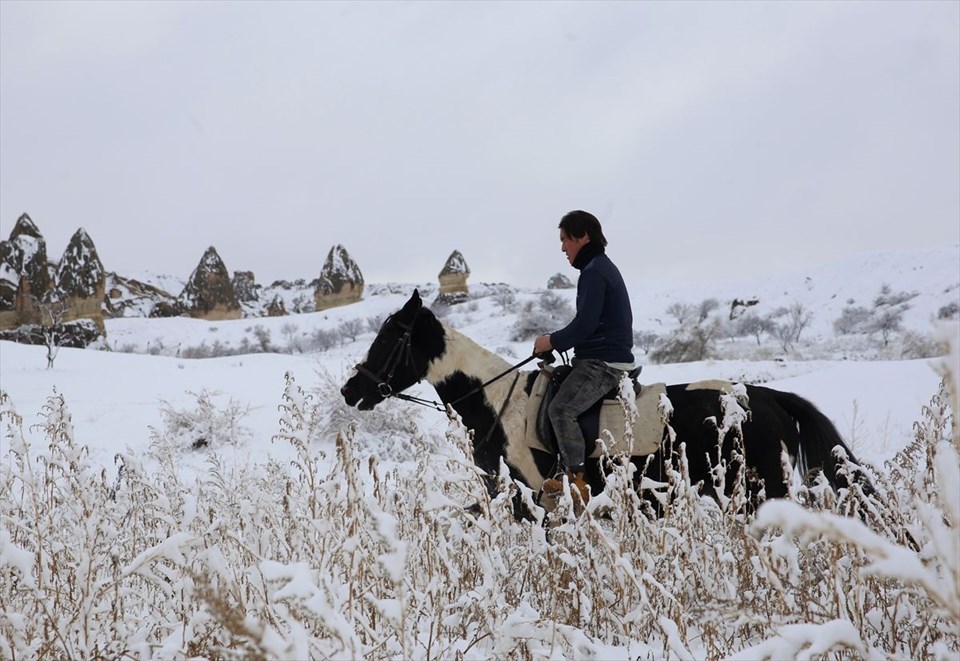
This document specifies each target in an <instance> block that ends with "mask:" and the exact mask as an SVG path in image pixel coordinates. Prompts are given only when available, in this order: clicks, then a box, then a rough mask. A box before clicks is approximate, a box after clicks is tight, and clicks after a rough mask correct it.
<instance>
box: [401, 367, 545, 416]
mask: <svg viewBox="0 0 960 661" xmlns="http://www.w3.org/2000/svg"><path fill="white" fill-rule="evenodd" d="M536 358H540V356H538V355H534V356H530V357H528V358H524V359H523V360H521V361H520V362H519V363H517V364H516V365H512V366H510V367H508V368H507V369H505V370H504V371H502V372H500V373H499V374H497V375H496V376H495V377H493V378H492V379H490V380H489V381H485V382H483V383H481V384H480V385H479V386H477V387H476V388H474V389H473V390H471V391H470V392H468V393H467V394H465V395H461V396H460V397H457V398H456V399H455V400H453V401H452V402H450V403H449V406H455V405H457V404H459V403H460V402H462V401H463V400H465V399H467V398H468V397H473V396H474V395H476V394H477V393H478V392H480V391H482V390H483V389H485V388H486V387H487V386H489V385H490V384H492V383H494V382H495V381H499V380H500V379H502V378H503V377H505V376H507V375H508V374H510V372H514V371H516V370H518V369H520V368H521V367H523V366H524V365H526V364H527V363H529V362H530V361H531V360H535V359H536ZM519 376H520V375H519V374H518V375H517V377H519ZM516 383H517V380H516V378H515V379H514V380H513V385H511V386H510V394H513V386H515V385H516ZM386 396H387V397H395V398H397V399H402V400H404V401H405V402H412V403H414V404H420V405H421V406H426V407H429V408H432V409H435V410H437V411H440V412H442V413H446V410H447V409H446V408H444V407H443V406H442V404H441V403H440V402H437V401H434V400H431V399H423V398H421V397H414V396H413V395H407V394H405V393H402V392H397V393H393V392H392V393H390V394H389V395H386ZM509 398H510V396H509V395H507V399H509ZM504 404H506V402H504ZM500 415H503V411H501V412H500ZM498 417H499V416H498Z"/></svg>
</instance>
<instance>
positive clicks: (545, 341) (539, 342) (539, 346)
mask: <svg viewBox="0 0 960 661" xmlns="http://www.w3.org/2000/svg"><path fill="white" fill-rule="evenodd" d="M551 351H553V345H552V344H550V336H549V335H541V336H539V337H538V338H537V339H536V340H534V341H533V353H534V355H537V354H540V353H549V352H551Z"/></svg>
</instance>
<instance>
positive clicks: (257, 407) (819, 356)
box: [0, 248, 960, 659]
mask: <svg viewBox="0 0 960 661" xmlns="http://www.w3.org/2000/svg"><path fill="white" fill-rule="evenodd" d="M871 260H874V261H871ZM957 262H958V253H957V250H956V249H955V248H954V249H950V250H944V251H930V253H928V254H917V253H909V254H905V255H897V254H894V255H888V256H886V257H885V258H882V257H867V258H864V260H863V261H860V262H857V263H848V264H841V265H837V266H835V267H830V268H826V269H820V270H818V271H816V272H813V273H811V274H798V275H797V276H795V277H784V278H782V279H770V280H767V281H764V282H763V283H727V284H724V283H715V284H711V285H706V286H703V287H693V286H687V287H682V288H680V287H676V288H674V287H658V286H654V285H641V284H639V283H638V284H636V285H635V286H633V287H632V288H631V293H632V298H633V301H634V308H635V314H634V316H635V328H636V329H637V330H638V331H643V330H648V331H655V330H657V329H660V331H659V332H661V333H669V332H671V328H672V326H671V322H670V320H669V319H668V315H667V314H666V312H665V311H666V309H667V308H668V307H669V306H670V305H671V304H672V303H675V302H683V303H690V304H696V303H698V302H699V301H701V300H703V299H708V298H711V297H714V298H716V299H717V300H718V301H719V302H720V303H721V305H720V308H719V309H718V310H716V311H715V314H717V315H719V316H720V317H724V316H725V315H726V313H727V308H728V306H729V302H730V301H731V300H732V299H733V298H743V299H750V298H755V299H759V301H760V303H759V304H758V305H757V306H756V309H757V311H759V312H762V313H764V314H766V313H769V312H772V311H773V310H774V309H776V308H778V307H781V306H788V305H791V304H793V303H797V302H799V303H801V304H802V305H804V306H806V308H807V309H808V310H811V311H812V312H813V316H812V320H811V321H810V324H809V326H808V327H807V328H806V329H805V330H804V333H803V335H801V336H800V338H799V339H798V340H797V341H796V342H794V343H793V344H792V345H791V346H790V347H789V348H784V347H783V346H782V344H780V343H778V342H776V341H774V340H773V339H772V338H771V337H766V338H764V339H763V340H762V341H759V340H758V341H756V342H754V339H753V338H749V337H747V338H743V337H740V338H735V337H732V336H728V337H721V338H718V339H717V340H716V344H715V354H714V355H715V357H713V358H709V359H705V360H699V361H695V362H685V363H667V364H653V363H650V362H649V361H648V360H647V359H645V356H644V353H643V352H642V351H638V352H637V355H638V358H639V359H640V361H641V362H643V363H644V364H645V367H644V372H643V375H642V377H641V380H642V381H644V382H657V381H663V382H666V383H682V382H688V381H694V380H698V379H705V378H722V379H728V380H733V381H737V382H746V383H764V384H765V385H767V386H770V387H773V388H777V389H781V390H788V391H792V392H796V393H798V394H800V395H803V396H804V397H806V398H808V399H810V400H811V401H812V402H814V403H815V404H816V405H817V406H818V407H819V408H820V409H822V410H823V411H824V412H825V413H826V414H827V415H828V416H829V417H830V418H831V419H832V420H833V421H834V422H835V423H836V425H837V427H838V429H839V430H840V431H841V433H842V434H843V435H844V437H845V438H846V439H847V441H848V444H849V445H850V446H851V447H852V448H853V450H854V452H855V453H857V455H858V456H859V458H860V459H861V460H863V461H864V462H865V463H867V464H868V465H869V466H870V467H872V469H873V470H874V471H875V475H876V476H877V478H878V484H881V485H882V487H881V492H882V493H880V494H878V495H877V497H876V498H874V499H870V498H867V497H866V496H863V494H859V495H858V494H849V493H845V494H841V495H840V497H839V498H831V497H828V496H826V495H824V494H823V492H822V490H819V491H818V490H816V489H812V490H808V489H807V488H805V487H804V486H803V485H800V484H796V485H795V494H794V495H795V497H794V498H793V499H792V500H791V501H786V502H779V503H773V504H770V505H768V506H764V507H763V508H762V509H761V510H760V513H759V515H758V517H757V519H756V520H755V519H754V518H753V516H752V515H746V514H744V513H743V512H742V511H740V510H738V508H737V506H736V505H737V502H736V499H734V500H733V502H731V503H727V504H724V505H723V506H718V505H717V504H716V503H713V502H712V501H704V500H702V499H699V498H698V497H697V496H696V495H695V494H694V493H692V492H691V491H690V490H689V489H687V488H686V487H685V486H684V485H683V483H682V476H680V475H678V476H677V482H676V483H673V484H671V485H670V489H671V491H670V493H671V494H672V495H673V497H674V501H673V503H672V505H671V506H670V507H669V508H668V511H667V512H666V514H665V515H664V517H662V518H661V519H655V520H651V519H648V518H646V517H645V516H644V515H643V514H642V512H641V511H640V508H639V506H637V504H636V502H635V501H633V500H631V497H632V496H631V495H630V494H629V493H627V490H625V489H620V490H619V491H618V490H617V488H616V485H617V479H618V475H619V474H618V473H616V472H615V473H614V475H613V478H612V482H611V485H612V486H611V487H610V489H609V491H610V498H611V500H610V501H609V502H610V503H613V506H612V508H611V509H612V513H611V512H609V511H608V512H603V511H601V510H600V509H598V510H596V511H588V513H587V514H585V515H584V516H582V517H580V518H579V519H576V518H573V517H572V516H571V517H570V518H568V519H562V518H561V519H560V520H559V521H554V523H553V526H554V527H552V528H550V533H549V535H548V533H547V528H546V527H544V526H540V525H537V524H536V523H529V522H517V521H514V520H513V519H512V517H510V516H509V514H508V507H507V505H506V499H505V498H503V497H501V498H500V499H497V500H495V501H493V502H487V499H486V497H485V495H484V489H483V486H482V483H481V482H480V480H479V479H478V478H477V476H476V474H475V473H474V472H473V471H472V468H471V464H470V461H469V460H468V458H467V457H468V452H469V450H468V444H469V440H468V436H467V431H466V430H464V429H463V428H462V427H460V426H459V425H458V423H457V421H455V420H454V421H449V420H447V418H446V417H445V416H443V415H442V414H440V413H438V412H435V411H432V410H429V409H425V408H419V407H413V406H412V405H410V404H406V403H403V402H395V401H394V402H386V403H385V404H384V405H383V406H382V407H379V408H378V409H377V410H376V411H374V412H371V413H360V412H357V411H355V410H353V409H347V408H346V407H345V406H344V405H343V403H342V401H341V399H340V397H339V394H338V392H337V389H338V388H339V386H340V385H342V383H343V382H344V381H345V380H346V378H347V377H348V376H349V375H350V374H351V373H352V367H353V365H355V364H356V363H357V362H359V361H360V360H361V359H362V358H363V356H364V354H365V351H366V348H367V347H368V346H369V345H370V343H371V341H372V340H373V337H374V330H372V329H375V328H377V327H378V325H379V322H380V321H382V320H383V318H385V317H386V315H388V314H389V313H391V312H393V311H395V310H396V309H398V308H399V307H400V306H401V305H402V304H403V302H404V301H405V300H406V298H407V294H408V293H409V291H412V288H413V286H412V285H395V286H392V287H384V288H383V289H382V291H384V292H386V291H387V290H389V289H394V290H396V291H397V293H382V294H379V295H375V296H368V297H366V298H365V299H364V300H363V301H361V302H360V303H357V304H354V305H351V306H346V307H342V308H336V309H332V310H328V311H325V312H320V313H312V314H303V315H293V316H290V317H282V318H271V319H267V318H257V319H242V320H236V321H224V322H216V323H208V322H202V321H196V320H190V319H181V318H177V319H116V320H109V321H107V334H108V341H109V344H110V349H112V350H99V351H98V350H74V349H61V350H60V351H59V353H58V354H57V356H56V361H55V366H54V368H53V369H46V362H47V361H46V348H44V347H31V346H23V345H17V344H12V343H7V342H2V343H0V390H2V392H3V398H2V399H3V401H2V404H0V415H2V416H3V417H2V434H3V436H2V440H0V442H2V448H0V450H2V452H0V454H2V457H3V458H2V462H3V463H2V470H3V473H2V476H3V484H2V488H3V496H2V501H0V504H2V511H0V515H2V517H3V526H2V529H0V534H2V537H0V544H2V546H0V551H2V554H0V575H2V584H3V587H2V588H0V631H2V635H0V657H3V658H14V659H20V658H35V657H70V658H90V657H94V656H108V657H121V656H132V657H135V658H174V657H180V658H183V657H194V656H199V657H211V656H213V657H217V656H226V657H232V656H246V655H251V654H263V655H266V656H268V657H274V658H307V657H311V658H359V657H367V658H471V659H472V658H477V659H486V658H507V657H510V658H603V659H605V658H617V659H636V658H661V657H673V658H703V657H727V656H732V657H736V656H738V655H739V656H740V658H788V657H794V656H799V657H810V656H815V655H818V654H829V655H849V656H853V657H861V658H905V657H912V658H918V657H932V658H946V657H953V656H955V655H956V654H957V653H958V652H960V630H958V627H960V592H958V591H960V542H958V536H957V524H958V516H960V491H958V484H957V482H958V475H957V473H958V467H957V455H956V453H955V451H954V449H953V448H954V447H956V446H957V443H958V439H957V437H956V432H953V434H954V435H953V438H952V445H951V427H950V408H949V394H948V391H941V379H942V376H943V374H944V373H945V371H949V370H952V374H953V375H954V377H955V376H956V375H957V374H960V366H958V363H957V359H958V354H957V349H956V345H957V334H958V327H957V323H956V321H955V319H954V320H938V319H937V312H938V310H941V309H943V308H944V307H945V306H947V305H949V304H950V303H951V302H952V301H955V300H957V298H958V293H960V288H958V278H957V275H956V274H957V270H956V268H957ZM882 284H889V285H891V286H892V287H893V289H894V291H906V292H911V293H915V295H914V296H912V297H911V299H910V303H911V304H910V306H909V309H908V310H907V311H906V312H905V314H904V316H903V319H902V323H901V325H900V326H899V327H898V328H897V329H896V332H895V333H894V339H893V342H892V343H891V342H881V341H880V339H879V337H878V336H877V335H875V334H874V335H870V336H868V335H857V336H850V337H845V338H838V336H837V333H836V332H835V330H834V328H833V322H834V320H836V319H837V318H838V317H839V316H840V315H841V314H842V311H843V309H844V307H849V306H852V305H855V304H857V303H859V304H868V302H869V301H871V300H872V299H874V297H875V296H876V295H877V293H878V291H879V290H880V288H881V285H882ZM507 290H509V292H508V293H507ZM475 292H478V293H475V297H474V298H473V299H472V300H470V301H468V302H466V303H464V304H462V305H460V306H456V307H454V308H452V309H451V310H449V311H447V312H446V314H445V317H444V318H445V321H446V322H447V323H449V324H451V325H453V326H454V327H456V328H458V329H459V330H461V331H462V332H464V333H465V334H467V335H468V336H470V337H472V338H473V339H475V340H477V341H478V342H479V343H481V344H482V345H484V346H486V347H488V348H490V349H492V350H494V351H497V352H498V353H501V354H502V355H504V356H505V357H506V358H507V359H508V360H510V361H511V362H516V361H517V360H519V359H520V358H523V357H525V356H526V355H527V353H528V352H529V350H530V345H531V344H532V342H531V341H527V340H518V339H514V337H512V336H511V332H510V331H511V328H513V327H514V326H515V324H517V323H518V318H519V316H520V315H521V314H522V310H523V305H524V304H525V303H527V302H530V303H531V304H534V303H536V302H537V301H539V300H541V299H542V292H538V291H533V290H512V289H510V288H505V287H503V286H493V285H486V286H480V287H477V288H476V290H475ZM556 294H557V296H559V297H561V298H565V299H566V300H567V301H568V303H572V301H573V296H574V292H573V291H572V290H566V291H559V292H556ZM348 322H355V323H354V324H353V326H352V333H353V334H354V336H353V337H350V334H349V333H346V334H345V333H344V332H343V329H344V328H345V326H344V324H348V325H349V323H348ZM361 322H362V323H361ZM677 325H679V321H678V320H675V322H674V326H677ZM337 329H339V330H338V339H337V341H336V342H334V343H332V344H330V345H329V346H325V347H324V348H323V349H322V350H318V349H316V345H315V344H314V345H311V343H310V339H311V338H317V337H321V336H322V337H326V336H324V335H322V334H321V335H317V331H318V330H325V331H328V332H330V333H332V332H333V331H334V330H337ZM918 336H923V337H924V338H927V340H928V341H929V342H933V343H936V342H941V341H943V342H945V343H946V344H947V345H949V344H950V342H951V341H952V342H953V353H952V355H948V356H946V357H944V356H929V357H922V358H909V359H902V358H899V357H898V356H896V352H897V351H899V350H900V349H899V347H903V346H905V342H903V341H902V340H903V338H904V337H911V338H912V340H911V341H912V342H916V338H917V337H918ZM267 337H269V338H270V342H269V343H270V345H271V347H272V351H269V352H258V353H239V350H240V348H241V347H249V346H251V345H255V344H256V343H257V342H260V343H261V345H263V344H264V343H265V338H267ZM258 338H259V339H258ZM328 339H329V338H328ZM198 346H204V347H214V346H215V347H217V348H218V349H217V352H219V353H221V354H229V355H219V356H217V357H210V358H204V359H191V358H186V357H184V353H188V352H186V350H187V349H191V350H192V349H195V348H196V347H198ZM911 346H913V345H911ZM217 352H213V353H217ZM865 356H868V357H870V358H872V359H871V360H864V359H862V358H863V357H865ZM949 382H950V380H949V379H948V380H947V383H948V385H949ZM954 387H955V382H954ZM417 392H418V394H421V395H423V396H425V397H428V398H431V399H433V398H435V393H433V392H432V391H431V390H429V389H428V388H427V387H426V386H418V387H417ZM954 401H955V400H954ZM931 402H932V403H931ZM925 407H927V408H926V410H925ZM887 462H889V463H887ZM508 486H509V485H508ZM509 488H514V489H516V488H518V487H516V485H512V486H509ZM476 500H480V501H482V502H483V503H484V504H485V505H484V506H485V508H486V510H487V511H486V514H485V515H483V516H480V517H478V518H473V517H470V516H468V515H466V514H465V513H464V512H463V509H462V508H463V507H464V506H465V505H469V504H471V503H472V502H474V501H476ZM818 509H819V510H824V511H822V512H820V513H819V514H818V513H816V511H815V510H818ZM847 515H850V516H847Z"/></svg>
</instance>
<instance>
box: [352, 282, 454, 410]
mask: <svg viewBox="0 0 960 661" xmlns="http://www.w3.org/2000/svg"><path fill="white" fill-rule="evenodd" d="M443 351H444V333H443V327H442V326H441V325H440V322H439V321H437V318H436V317H435V316H434V315H433V313H432V312H430V310H429V309H427V308H425V307H424V306H423V301H422V300H421V298H420V292H418V291H416V290H414V292H413V295H412V296H411V297H410V300H409V301H407V302H406V304H405V305H404V306H403V307H402V308H401V309H400V310H398V311H397V312H395V313H393V314H392V315H390V316H389V317H387V320H386V321H385V322H383V326H381V327H380V331H379V332H378V333H377V337H376V338H375V339H374V340H373V344H372V345H371V346H370V350H369V351H367V357H366V358H364V360H363V362H362V363H360V364H359V365H357V372H356V374H354V375H353V376H352V377H350V379H349V380H348V381H347V382H346V383H345V384H344V386H343V387H342V388H341V389H340V394H341V395H343V399H344V401H346V403H347V405H348V406H356V407H357V408H359V409H360V410H361V411H369V410H370V409H372V408H373V407H374V406H376V405H377V404H379V403H380V402H382V401H383V400H384V399H386V398H387V397H389V396H391V395H393V394H395V393H399V392H401V391H403V390H405V389H407V388H409V387H410V386H412V385H413V384H414V383H417V382H418V381H420V380H421V379H423V378H424V377H425V376H426V374H427V366H428V365H429V364H430V361H432V360H433V359H434V358H436V357H438V356H440V355H442V354H443Z"/></svg>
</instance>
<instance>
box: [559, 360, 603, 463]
mask: <svg viewBox="0 0 960 661" xmlns="http://www.w3.org/2000/svg"><path fill="white" fill-rule="evenodd" d="M620 376H621V374H620V372H619V370H615V369H613V368H611V367H609V366H608V365H607V364H606V363H604V362H603V361H601V360H592V359H587V360H578V361H575V363H574V366H573V370H572V371H571V372H570V375H569V376H567V378H566V380H564V382H563V384H561V386H560V390H558V391H557V394H555V395H554V396H553V400H552V401H551V402H550V408H549V409H548V412H549V414H550V422H551V423H553V429H554V431H555V432H556V434H557V445H558V446H559V450H560V459H561V460H562V461H563V464H564V467H565V468H566V469H568V470H582V467H583V463H584V461H585V459H586V442H585V440H584V438H583V432H581V431H580V425H579V424H578V423H577V417H578V416H580V414H581V413H583V412H584V411H586V410H587V409H589V408H590V407H591V406H593V405H594V404H596V403H597V401H599V400H600V398H601V397H603V396H604V395H606V394H607V393H608V392H610V390H611V389H613V388H615V387H616V386H617V385H618V384H619V383H620Z"/></svg>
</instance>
